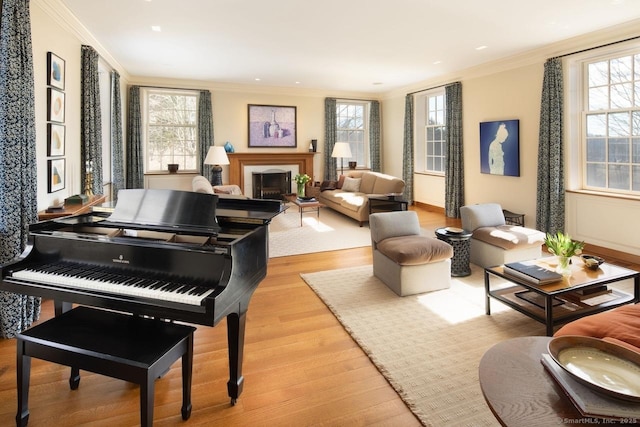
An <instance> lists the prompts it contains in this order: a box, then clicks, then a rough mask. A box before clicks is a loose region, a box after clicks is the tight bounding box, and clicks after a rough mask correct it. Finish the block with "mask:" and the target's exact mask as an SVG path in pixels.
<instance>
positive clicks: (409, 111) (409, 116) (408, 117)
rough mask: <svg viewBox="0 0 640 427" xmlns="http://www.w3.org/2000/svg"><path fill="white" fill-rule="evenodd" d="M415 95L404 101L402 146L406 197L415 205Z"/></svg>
mask: <svg viewBox="0 0 640 427" xmlns="http://www.w3.org/2000/svg"><path fill="white" fill-rule="evenodd" d="M413 162H414V158H413V95H412V94H408V95H407V96H406V97H405V101H404V139H403V146H402V179H403V180H404V183H405V188H404V197H405V198H406V199H407V200H408V201H409V204H413V168H414V163H413Z"/></svg>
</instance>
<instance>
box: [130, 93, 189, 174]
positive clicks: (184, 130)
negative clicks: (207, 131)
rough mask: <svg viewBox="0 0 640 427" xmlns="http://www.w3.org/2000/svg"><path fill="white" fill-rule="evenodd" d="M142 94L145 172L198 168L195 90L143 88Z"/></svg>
mask: <svg viewBox="0 0 640 427" xmlns="http://www.w3.org/2000/svg"><path fill="white" fill-rule="evenodd" d="M142 98H143V141H144V152H145V155H144V157H145V168H144V169H145V172H159V171H166V170H167V165H168V164H170V163H177V164H178V165H179V170H186V171H196V170H198V165H199V156H198V92H195V91H194V92H191V91H178V90H167V89H145V90H144V95H143V97H142Z"/></svg>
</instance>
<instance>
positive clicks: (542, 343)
mask: <svg viewBox="0 0 640 427" xmlns="http://www.w3.org/2000/svg"><path fill="white" fill-rule="evenodd" d="M550 340H551V338H550V337H521V338H513V339H510V340H506V341H503V342H501V343H498V344H496V345H494V346H493V347H491V348H490V349H489V350H487V352H486V353H485V354H484V355H483V356H482V359H481V360H480V367H479V378H480V388H481V389H482V394H483V395H484V398H485V400H486V401H487V404H488V405H489V408H490V409H491V412H493V415H495V417H496V418H497V419H498V421H499V422H500V424H502V425H503V426H545V427H546V426H564V427H566V426H567V425H571V426H587V425H590V426H593V425H594V424H596V425H597V424H604V423H603V422H602V421H603V420H600V419H598V418H590V417H585V416H583V415H582V414H581V413H580V411H578V409H577V408H576V407H575V406H574V405H573V403H571V401H570V400H569V398H568V397H567V396H566V395H565V394H564V391H563V390H562V388H560V386H559V385H557V383H556V382H555V380H554V379H553V378H552V377H551V375H550V374H549V373H547V371H546V370H545V368H544V366H542V363H541V362H540V358H541V355H542V353H546V352H547V343H548V342H549V341H550Z"/></svg>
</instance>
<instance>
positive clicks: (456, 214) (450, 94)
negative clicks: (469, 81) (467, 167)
mask: <svg viewBox="0 0 640 427" xmlns="http://www.w3.org/2000/svg"><path fill="white" fill-rule="evenodd" d="M445 98H446V101H445V102H446V104H447V105H446V106H445V108H446V120H447V123H446V133H447V135H446V147H445V158H446V162H447V165H446V171H445V175H444V181H445V202H444V203H445V215H446V216H448V217H450V218H460V206H463V205H464V153H463V144H462V84H461V83H460V82H456V83H453V84H450V85H447V86H446V87H445Z"/></svg>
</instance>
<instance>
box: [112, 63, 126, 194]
mask: <svg viewBox="0 0 640 427" xmlns="http://www.w3.org/2000/svg"><path fill="white" fill-rule="evenodd" d="M111 180H112V182H113V195H112V196H113V200H118V191H120V190H122V189H123V188H125V186H124V141H123V138H122V97H121V96H120V74H118V72H117V71H112V72H111Z"/></svg>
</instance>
